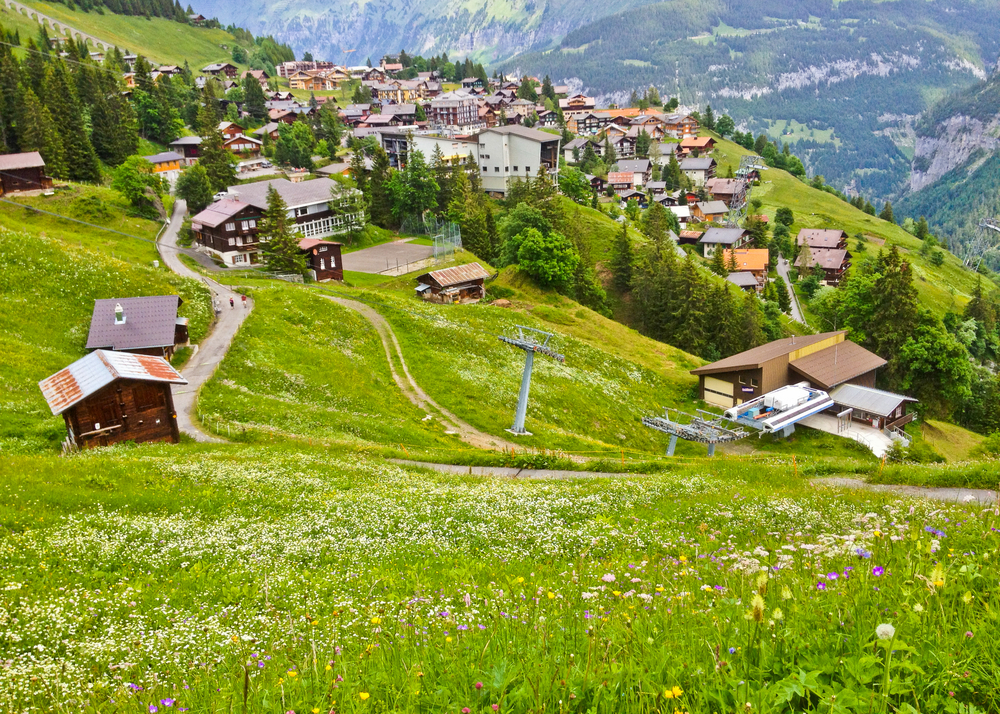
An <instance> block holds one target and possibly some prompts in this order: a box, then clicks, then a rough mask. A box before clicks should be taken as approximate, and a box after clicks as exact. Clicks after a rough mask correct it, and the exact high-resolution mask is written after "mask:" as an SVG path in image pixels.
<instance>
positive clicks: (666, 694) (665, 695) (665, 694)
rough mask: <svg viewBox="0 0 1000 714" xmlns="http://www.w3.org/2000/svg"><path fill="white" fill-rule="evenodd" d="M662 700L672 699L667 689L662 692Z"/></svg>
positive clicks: (672, 694)
mask: <svg viewBox="0 0 1000 714" xmlns="http://www.w3.org/2000/svg"><path fill="white" fill-rule="evenodd" d="M663 698H664V699H673V698H674V693H673V692H671V691H670V690H669V689H664V690H663Z"/></svg>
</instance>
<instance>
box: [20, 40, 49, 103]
mask: <svg viewBox="0 0 1000 714" xmlns="http://www.w3.org/2000/svg"><path fill="white" fill-rule="evenodd" d="M46 66H48V54H47V53H43V52H40V51H39V50H38V45H36V44H35V41H34V40H28V47H27V54H26V56H25V58H24V71H25V74H26V75H27V77H28V83H29V85H30V86H31V90H32V91H33V92H34V93H35V95H36V96H39V97H42V96H44V94H43V92H44V91H45V68H46Z"/></svg>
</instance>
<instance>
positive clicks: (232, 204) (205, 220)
mask: <svg viewBox="0 0 1000 714" xmlns="http://www.w3.org/2000/svg"><path fill="white" fill-rule="evenodd" d="M249 207H250V204H249V203H244V202H243V201H237V200H235V199H232V198H224V199H222V200H221V201H216V202H215V203H213V204H212V205H210V206H208V207H207V208H206V209H205V210H203V211H202V212H201V213H199V214H198V215H196V216H194V217H192V218H191V223H192V224H195V223H199V224H201V225H203V226H208V227H209V228H218V227H219V226H221V225H222V224H223V223H225V222H226V221H228V220H229V219H230V218H232V217H233V216H235V215H236V214H237V213H239V212H240V211H242V210H243V209H244V208H249Z"/></svg>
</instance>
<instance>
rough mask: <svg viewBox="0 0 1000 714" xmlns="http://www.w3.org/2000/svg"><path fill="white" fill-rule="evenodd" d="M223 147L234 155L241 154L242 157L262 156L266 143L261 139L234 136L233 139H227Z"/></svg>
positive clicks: (241, 135)
mask: <svg viewBox="0 0 1000 714" xmlns="http://www.w3.org/2000/svg"><path fill="white" fill-rule="evenodd" d="M222 145H223V146H224V147H225V148H226V149H227V150H229V151H231V152H233V153H234V154H239V155H240V156H247V157H250V156H260V152H261V150H262V149H263V147H264V142H262V141H261V140H260V139H254V138H253V137H252V136H244V135H243V134H240V135H239V136H234V137H232V138H231V139H225V140H224V141H223V142H222Z"/></svg>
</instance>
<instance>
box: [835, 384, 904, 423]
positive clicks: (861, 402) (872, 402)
mask: <svg viewBox="0 0 1000 714" xmlns="http://www.w3.org/2000/svg"><path fill="white" fill-rule="evenodd" d="M830 398H831V399H832V400H833V401H834V403H835V404H839V405H841V406H845V407H851V408H852V409H857V410H858V411H864V412H868V413H869V414H877V415H878V416H882V417H887V416H889V415H890V414H892V413H893V412H894V411H896V408H897V407H898V406H899V405H900V404H903V403H904V402H915V401H917V400H916V399H914V398H913V397H907V396H904V395H902V394H894V393H893V392H883V391H882V390H881V389H872V388H871V387H862V386H861V385H858V384H841V385H840V386H839V387H837V388H836V389H834V390H833V391H831V392H830Z"/></svg>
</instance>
